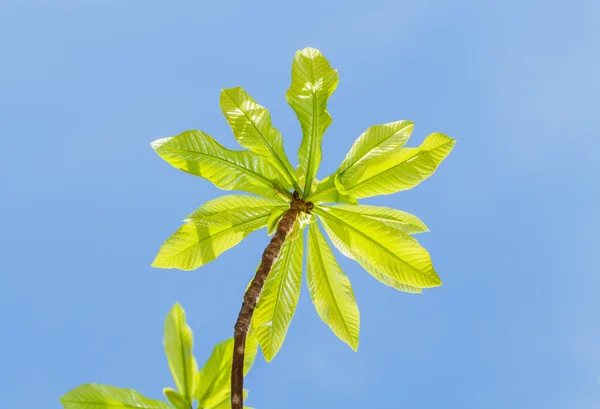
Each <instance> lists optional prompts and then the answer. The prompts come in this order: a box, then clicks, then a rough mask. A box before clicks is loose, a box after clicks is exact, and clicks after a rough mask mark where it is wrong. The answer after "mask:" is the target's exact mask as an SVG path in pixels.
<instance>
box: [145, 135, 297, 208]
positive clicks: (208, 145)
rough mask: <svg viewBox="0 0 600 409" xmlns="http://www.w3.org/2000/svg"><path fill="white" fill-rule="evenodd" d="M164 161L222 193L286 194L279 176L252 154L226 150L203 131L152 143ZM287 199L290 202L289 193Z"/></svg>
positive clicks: (270, 196) (273, 195)
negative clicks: (223, 191) (202, 179)
mask: <svg viewBox="0 0 600 409" xmlns="http://www.w3.org/2000/svg"><path fill="white" fill-rule="evenodd" d="M152 147H153V148H154V150H155V151H156V153H158V154H159V155H160V157H161V158H163V159H164V160H165V161H167V162H168V163H170V164H171V165H173V166H174V167H176V168H177V169H181V170H183V171H185V172H188V173H191V174H192V175H196V176H200V177H203V178H205V179H208V180H210V181H211V182H212V183H214V184H215V185H216V186H217V187H218V188H220V189H224V190H243V191H246V192H250V193H255V194H257V195H261V196H265V197H269V198H276V197H279V195H278V194H281V193H282V192H283V193H286V192H287V190H286V189H284V188H282V187H279V185H278V180H279V176H278V172H277V170H276V169H275V168H273V167H272V166H271V165H270V164H269V163H268V162H267V161H266V159H265V158H263V157H262V156H259V155H257V154H256V153H254V152H252V151H247V150H244V151H234V150H230V149H226V148H225V147H224V146H222V145H221V144H219V143H218V142H217V141H215V140H214V139H213V138H211V137H210V136H209V135H207V134H205V133H204V132H202V131H187V132H183V133H182V134H179V135H177V136H173V137H170V138H163V139H159V140H156V141H154V142H152ZM287 195H288V196H289V197H290V198H291V195H290V194H289V192H287Z"/></svg>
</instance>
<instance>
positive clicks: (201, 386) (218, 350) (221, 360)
mask: <svg viewBox="0 0 600 409" xmlns="http://www.w3.org/2000/svg"><path fill="white" fill-rule="evenodd" d="M257 347H258V342H257V340H256V336H254V335H253V334H252V333H248V335H247V336H246V351H245V352H246V353H245V356H244V375H246V374H247V373H248V371H250V368H251V367H252V364H253V363H254V358H255V357H256V350H257ZM232 356H233V338H230V339H228V340H226V341H223V342H221V343H219V344H217V345H216V346H215V348H214V349H213V352H212V354H211V356H210V358H209V359H208V361H206V364H204V367H203V368H202V370H201V371H200V372H199V373H198V376H197V380H196V382H197V386H196V400H197V401H198V405H199V407H200V408H210V407H214V406H215V405H217V404H218V403H219V402H220V400H221V399H222V396H223V394H229V392H230V391H231V364H232Z"/></svg>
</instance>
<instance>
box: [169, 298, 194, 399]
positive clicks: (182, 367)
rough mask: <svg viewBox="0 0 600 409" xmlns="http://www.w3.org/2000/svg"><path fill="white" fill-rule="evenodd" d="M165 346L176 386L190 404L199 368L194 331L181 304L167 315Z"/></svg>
mask: <svg viewBox="0 0 600 409" xmlns="http://www.w3.org/2000/svg"><path fill="white" fill-rule="evenodd" d="M163 344H164V346H165V353H166V355H167V360H168V361H169V369H170V370H171V374H172V375H173V379H174V380H175V385H176V386H177V389H178V390H179V392H180V393H181V395H182V397H183V398H184V399H186V400H187V402H188V404H189V403H191V402H192V401H193V399H194V387H195V382H196V372H197V371H198V366H197V364H196V359H195V358H194V355H193V353H192V347H193V345H194V336H193V334H192V329H191V328H190V327H189V326H188V325H187V323H186V320H185V311H184V310H183V308H181V305H179V303H177V304H175V305H174V306H173V308H171V311H169V314H167V318H166V320H165V335H164V338H163ZM188 406H189V405H188Z"/></svg>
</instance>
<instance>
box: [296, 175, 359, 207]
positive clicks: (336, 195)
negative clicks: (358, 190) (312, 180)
mask: <svg viewBox="0 0 600 409" xmlns="http://www.w3.org/2000/svg"><path fill="white" fill-rule="evenodd" d="M306 201H307V202H311V203H314V204H319V203H348V204H352V205H354V204H358V201H357V200H356V198H354V197H353V196H351V195H350V194H349V192H348V189H346V187H345V186H344V185H343V184H342V182H340V180H339V175H338V174H337V173H334V174H333V175H330V176H327V177H326V178H325V179H323V180H322V181H321V182H319V183H318V184H317V186H316V187H315V189H314V192H313V193H312V194H311V195H310V196H308V197H307V198H306Z"/></svg>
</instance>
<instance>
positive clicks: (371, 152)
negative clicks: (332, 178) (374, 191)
mask: <svg viewBox="0 0 600 409" xmlns="http://www.w3.org/2000/svg"><path fill="white" fill-rule="evenodd" d="M413 126H414V124H413V123H412V122H410V121H397V122H391V123H388V124H383V125H375V126H372V127H370V128H369V129H367V130H366V131H365V132H364V133H363V134H362V135H360V136H359V137H358V139H357V140H356V141H355V142H354V144H353V145H352V147H351V148H350V151H349V152H348V154H347V155H346V157H345V158H344V160H343V161H342V164H341V165H340V167H339V168H338V170H337V172H336V173H337V174H338V175H339V176H340V177H342V176H344V175H347V176H346V178H351V175H352V173H353V172H354V170H355V169H357V168H360V167H361V165H362V164H364V163H365V162H368V161H369V160H370V159H376V160H386V156H387V155H389V154H390V152H395V151H397V150H398V149H400V148H401V147H402V145H404V144H405V143H406V141H407V140H408V138H409V137H410V134H411V132H412V129H413Z"/></svg>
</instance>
